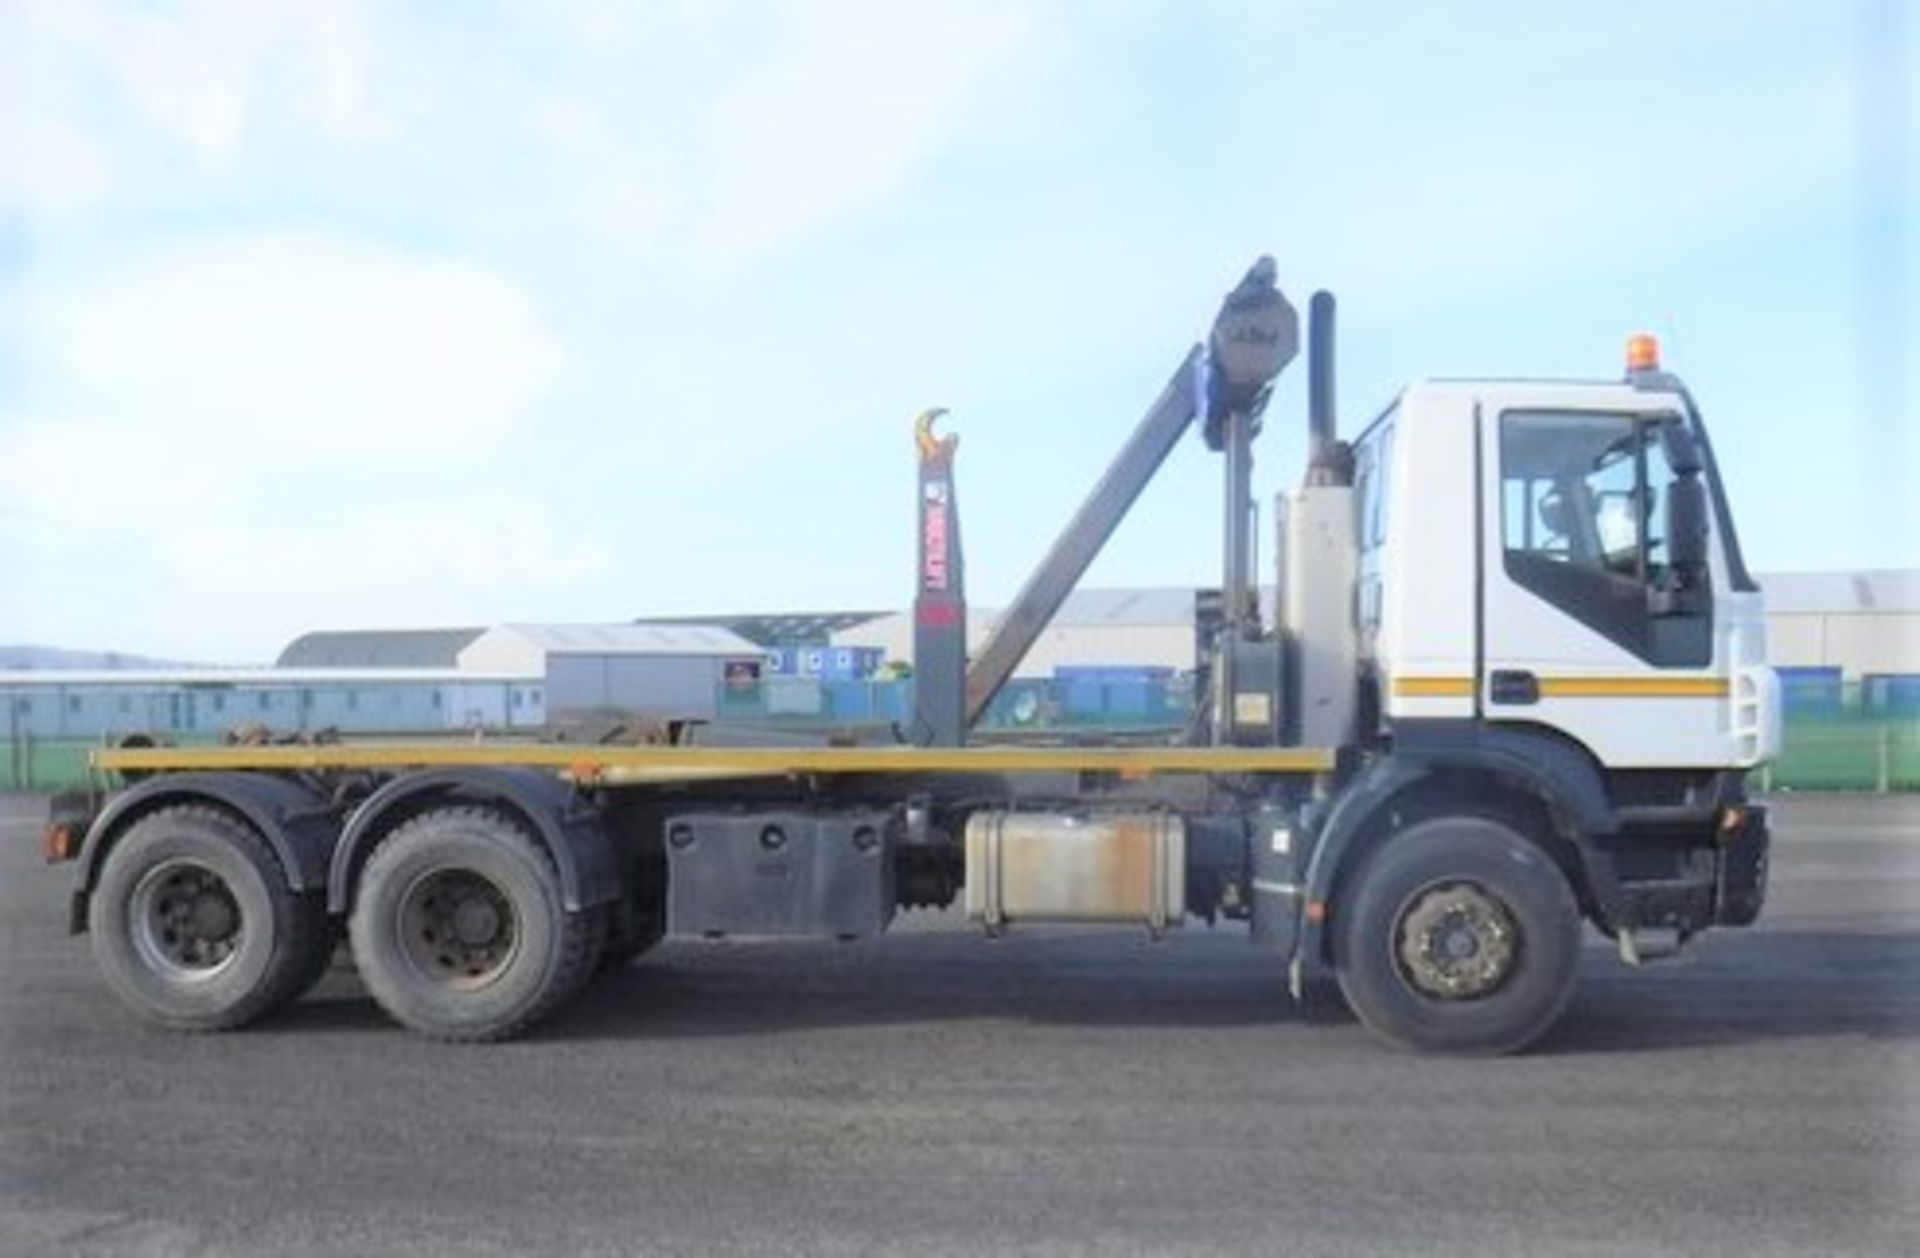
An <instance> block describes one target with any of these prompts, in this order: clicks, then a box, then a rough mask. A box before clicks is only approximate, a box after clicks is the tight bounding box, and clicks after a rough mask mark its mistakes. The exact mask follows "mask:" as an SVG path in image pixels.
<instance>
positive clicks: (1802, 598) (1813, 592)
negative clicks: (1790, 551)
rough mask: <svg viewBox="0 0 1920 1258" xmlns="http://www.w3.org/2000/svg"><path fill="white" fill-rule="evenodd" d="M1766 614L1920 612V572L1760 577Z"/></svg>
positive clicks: (1899, 570) (1881, 570)
mask: <svg viewBox="0 0 1920 1258" xmlns="http://www.w3.org/2000/svg"><path fill="white" fill-rule="evenodd" d="M1758 579H1759V582H1760V588H1761V589H1762V590H1763V591H1765V593H1766V600H1767V611H1769V612H1771V613H1774V614H1780V613H1786V614H1789V615H1792V614H1803V615H1805V614H1818V613H1822V612H1828V613H1832V612H1920V569H1916V568H1876V569H1868V570H1866V571H1861V572H1771V573H1765V572H1763V573H1761V574H1760V575H1759V578H1758Z"/></svg>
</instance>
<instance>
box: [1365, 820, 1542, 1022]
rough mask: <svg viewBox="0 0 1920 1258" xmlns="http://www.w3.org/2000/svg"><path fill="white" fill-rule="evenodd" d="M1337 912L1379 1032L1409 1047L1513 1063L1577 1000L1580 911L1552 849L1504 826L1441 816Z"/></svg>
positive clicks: (1378, 856)
mask: <svg viewBox="0 0 1920 1258" xmlns="http://www.w3.org/2000/svg"><path fill="white" fill-rule="evenodd" d="M1337 912H1338V914H1339V918H1338V920H1337V922H1336V931H1335V937H1334V946H1335V967H1336V970H1337V972H1338V974H1339V979H1340V989H1341V991H1342V993H1343V994H1344V995H1345V996H1346V998H1347V1003H1348V1004H1350V1005H1351V1006H1352V1007H1353V1011H1354V1013H1355V1014H1357V1015H1358V1016H1359V1018H1360V1020H1361V1021H1362V1022H1363V1023H1365V1024H1366V1026H1367V1027H1368V1029H1369V1030H1371V1031H1373V1032H1374V1033H1375V1034H1377V1035H1380V1036H1381V1037H1383V1038H1385V1039H1387V1040H1390V1041H1392V1042H1393V1043H1395V1044H1398V1045H1401V1046H1402V1047H1406V1048H1414V1049H1421V1050H1424V1051H1430V1052H1448V1053H1510V1052H1515V1051H1517V1050H1519V1049H1521V1048H1524V1047H1526V1045H1528V1044H1530V1043H1532V1042H1533V1041H1534V1040H1535V1039H1537V1038H1538V1037H1539V1036H1540V1035H1542V1034H1543V1033H1544V1032H1545V1031H1546V1030H1547V1028H1548V1027H1550V1026H1552V1025H1553V1023H1554V1022H1555V1020H1557V1019H1558V1018H1559V1016H1560V1014H1561V1012H1562V1011H1563V1010H1564V1009H1565V1008H1566V1006H1567V1002H1568V1000H1569V999H1571V998H1572V995H1573V989H1574V984H1575V980H1576V978H1577V971H1578V967H1579V961H1580V912H1579V908H1578V906H1577V905H1576V904H1575V902H1574V898H1573V892H1572V889H1571V888H1569V887H1568V886H1567V880H1566V879H1565V878H1564V877H1563V876H1562V875H1561V873H1560V870H1559V869H1558V867H1556V866H1555V865H1554V863H1553V862H1552V860H1550V859H1549V858H1548V857H1547V856H1546V854H1545V853H1543V852H1542V851H1541V850H1540V849H1539V848H1537V847H1535V846H1534V845H1533V844H1531V843H1529V842H1527V841H1526V839H1524V838H1522V837H1521V836H1520V835H1519V834H1518V833H1516V832H1515V831H1514V830H1512V829H1511V828H1510V827H1508V826H1506V825H1505V824H1503V823H1501V822H1498V821H1493V820H1491V819H1487V818H1481V817H1440V818H1435V819H1433V820H1430V821H1424V822H1420V823H1418V824H1416V825H1414V826H1411V827H1409V828H1408V829H1407V830H1406V831H1405V832H1404V833H1402V834H1400V835H1397V836H1396V837H1395V838H1393V839H1392V840H1391V841H1390V842H1389V843H1388V844H1387V845H1386V846H1385V847H1383V848H1381V849H1380V850H1379V851H1378V852H1376V853H1374V854H1373V856H1372V857H1371V858H1370V859H1369V860H1368V861H1367V863H1366V864H1365V865H1364V866H1363V867H1362V868H1361V870H1360V872H1359V877H1358V879H1357V881H1356V882H1355V884H1354V886H1353V887H1352V890H1351V891H1350V892H1349V893H1348V894H1347V895H1346V896H1344V897H1343V899H1342V901H1341V903H1340V905H1339V906H1338V909H1337Z"/></svg>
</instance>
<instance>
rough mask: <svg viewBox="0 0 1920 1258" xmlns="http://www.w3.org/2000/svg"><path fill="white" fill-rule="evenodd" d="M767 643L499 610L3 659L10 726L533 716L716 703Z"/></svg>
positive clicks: (56, 736)
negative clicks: (101, 653) (193, 653)
mask: <svg viewBox="0 0 1920 1258" xmlns="http://www.w3.org/2000/svg"><path fill="white" fill-rule="evenodd" d="M763 657H764V652H763V651H762V650H761V649H760V648H759V647H757V646H756V645H755V644H753V643H751V642H749V641H747V640H746V639H744V638H742V637H740V636H739V635H738V634H734V633H731V632H729V631H727V630H724V629H716V628H713V627H711V626H705V625H691V626H689V625H646V626H640V625H499V626H495V627H493V628H490V629H436V630H367V631H348V632H338V633H335V632H320V633H309V634H305V635H303V636H301V637H300V638H298V639H296V640H295V641H294V642H293V643H291V644H289V646H288V647H287V649H286V650H285V651H283V652H282V653H281V655H280V660H279V662H278V663H277V664H276V665H275V666H273V667H271V668H184V669H167V670H128V669H96V670H67V669H62V670H34V671H17V672H8V673H4V674H0V709H3V712H0V718H3V719H0V738H4V739H6V740H7V741H8V742H12V743H18V742H21V741H23V740H25V739H39V740H43V741H46V740H77V739H84V740H89V741H97V740H103V739H104V740H111V739H114V738H118V737H120V736H123V735H126V734H154V735H160V736H164V737H186V738H191V737H196V736H198V737H211V736H219V735H222V734H225V733H227V732H228V731H230V730H234V729H237V728H241V727H244V726H249V725H264V726H266V727H268V728H269V729H271V730H274V731H276V732H294V731H313V730H321V729H328V728H333V729H338V730H342V731H347V732H357V733H427V732H433V731H442V730H470V729H471V730H481V729H484V730H515V729H533V728H538V727H541V726H545V725H548V724H551V723H563V722H567V721H570V720H590V719H594V718H596V717H599V716H601V715H604V714H608V713H618V714H620V715H623V716H643V717H644V716H669V715H671V716H694V717H700V716H712V715H714V714H715V711H716V708H717V705H718V703H719V702H720V695H721V692H722V689H723V683H724V682H725V681H726V680H727V679H728V678H729V677H730V676H732V677H741V676H746V677H757V676H758V673H759V670H760V668H761V666H762V661H763Z"/></svg>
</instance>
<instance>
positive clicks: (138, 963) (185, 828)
mask: <svg viewBox="0 0 1920 1258" xmlns="http://www.w3.org/2000/svg"><path fill="white" fill-rule="evenodd" d="M87 929H88V932H89V934H90V935H91V936H92V940H93V951H94V956H95V958H96V959H97V960H98V962H99V965H100V969H101V972H102V973H103V974H105V975H106V978H107V982H108V983H109V984H110V985H111V986H112V987H113V989H114V991H115V992H116V993H117V994H118V995H119V996H120V997H121V998H122V999H123V1000H125V1001H126V1002H127V1003H128V1004H129V1005H131V1006H133V1008H135V1009H136V1010H138V1011H139V1012H141V1013H142V1014H144V1015H146V1016H147V1017H149V1018H151V1019H153V1020H154V1021H156V1022H159V1023H162V1024H164V1025H166V1026H170V1027H175V1028H178V1029H181V1030H188V1031H218V1030H226V1029H229V1028H232V1027H238V1026H243V1025H245V1024H246V1023H248V1022H251V1021H253V1020H254V1019H256V1018H258V1017H260V1016H261V1015H263V1014H266V1013H268V1012H271V1011H272V1010H273V1009H275V1008H277V1007H278V1006H280V1005H283V1004H285V1003H286V1002H288V1001H290V1000H292V999H294V998H295V997H296V996H298V995H299V994H300V993H301V992H302V991H304V990H305V989H306V987H307V986H308V985H309V983H310V976H312V975H314V974H316V973H317V972H318V967H319V966H320V965H323V964H324V962H325V957H326V955H327V952H328V951H329V950H330V949H331V946H332V941H333V934H332V929H331V924H330V923H329V922H328V920H327V916H326V910H325V905H324V904H323V903H322V902H321V900H320V898H319V897H318V896H314V895H303V894H300V893H298V892H295V891H293V890H292V889H291V888H290V887H288V885H287V879H286V874H285V872H284V871H283V870H282V869H281V867H280V862H279V861H278V860H277V859H276V858H275V856H274V854H273V849H272V848H271V847H270V846H269V845H268V844H267V841H266V840H265V839H264V838H262V837H261V836H260V835H259V834H258V833H257V832H255V831H254V830H253V828H252V827H251V826H248V825H247V824H245V823H244V822H242V821H240V820H239V819H238V818H236V817H234V816H233V815H231V814H229V813H227V812H223V811H221V810H220V809H217V808H213V807H209V806H207V805H203V804H178V805H174V806H172V807H168V808H161V809H157V810H156V811H154V812H151V813H148V814H147V815H146V816H144V817H141V818H140V819H139V820H138V821H135V822H134V823H133V824H132V825H131V826H130V827H128V829H127V832H126V833H125V834H124V835H122V836H120V838H119V840H118V841H117V842H115V844H114V845H113V847H112V849H111V850H109V851H108V853H107V858H106V863H105V865H104V866H103V867H102V869H101V872H100V881H99V884H98V885H97V886H95V887H94V889H93V894H92V896H91V897H90V899H89V900H88V907H87Z"/></svg>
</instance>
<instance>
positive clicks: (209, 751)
mask: <svg viewBox="0 0 1920 1258" xmlns="http://www.w3.org/2000/svg"><path fill="white" fill-rule="evenodd" d="M92 762H93V767H94V768H96V769H117V770H135V771H142V772H148V773H163V772H181V771H187V770H201V771H215V770H243V769H256V770H268V771H274V772H322V771H326V770H339V769H416V768H445V767H451V766H475V765H499V766H515V765H517V766H522V767H527V768H547V769H553V770H554V771H556V772H558V773H562V774H565V775H567V776H569V777H572V778H574V779H575V780H577V781H582V782H593V783H605V784H608V785H619V784H621V783H645V782H685V781H698V780H706V779H716V778H747V777H806V776H812V775H816V774H848V773H1076V772H1079V773H1113V774H1117V775H1119V776H1120V777H1123V778H1146V777H1152V776H1154V775H1156V774H1169V773H1173V774H1179V773H1187V774H1192V773H1215V774H1219V773H1325V772H1329V771H1331V770H1332V769H1333V767H1334V753H1333V752H1332V751H1329V750H1327V749H1325V748H1318V747H1283V748H1267V747H651V746H650V747H603V746H595V745H587V746H581V745H575V744H569V743H450V742H439V743H434V742H424V743H326V744H320V745H312V746H309V745H297V746H274V747H128V748H116V749H102V750H99V751H96V752H94V753H93V756H92Z"/></svg>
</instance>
